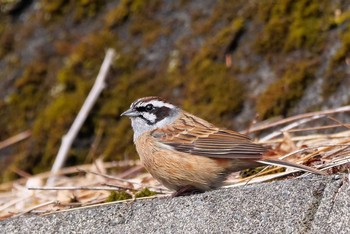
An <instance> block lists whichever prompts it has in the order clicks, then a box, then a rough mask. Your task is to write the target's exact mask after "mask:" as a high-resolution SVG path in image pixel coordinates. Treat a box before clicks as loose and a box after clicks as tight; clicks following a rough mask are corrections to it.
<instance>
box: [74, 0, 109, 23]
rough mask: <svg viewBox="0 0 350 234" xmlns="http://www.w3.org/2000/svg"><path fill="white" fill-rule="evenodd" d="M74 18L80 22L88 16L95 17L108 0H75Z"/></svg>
mask: <svg viewBox="0 0 350 234" xmlns="http://www.w3.org/2000/svg"><path fill="white" fill-rule="evenodd" d="M73 2H74V4H75V6H73V9H75V11H74V20H75V21H77V22H79V21H81V20H83V19H86V18H91V17H95V16H96V14H97V13H98V12H99V10H100V9H101V8H102V7H103V6H104V5H105V4H106V0H78V1H73Z"/></svg>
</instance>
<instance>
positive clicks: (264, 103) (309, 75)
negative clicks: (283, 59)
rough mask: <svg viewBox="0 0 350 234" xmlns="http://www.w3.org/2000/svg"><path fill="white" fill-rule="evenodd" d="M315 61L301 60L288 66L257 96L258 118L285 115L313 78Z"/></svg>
mask: <svg viewBox="0 0 350 234" xmlns="http://www.w3.org/2000/svg"><path fill="white" fill-rule="evenodd" d="M315 65H316V64H315V61H309V60H306V61H301V62H298V63H295V64H291V65H289V66H288V69H287V70H286V71H285V72H284V74H283V76H282V78H281V79H278V80H277V81H275V82H274V83H272V84H271V85H270V86H269V87H268V88H267V89H266V90H265V91H264V92H263V93H262V94H261V95H260V96H259V97H258V99H257V100H258V101H257V104H256V109H257V112H258V114H259V115H260V118H262V119H266V118H269V117H272V116H276V115H283V116H286V115H287V114H288V111H289V110H291V109H292V108H293V107H294V106H295V104H296V103H297V102H298V101H299V100H300V98H301V97H302V96H303V94H304V90H305V89H306V87H307V85H308V84H309V83H310V81H312V80H313V79H314V68H315Z"/></svg>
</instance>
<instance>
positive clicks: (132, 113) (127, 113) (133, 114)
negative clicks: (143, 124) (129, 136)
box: [120, 108, 139, 117]
mask: <svg viewBox="0 0 350 234" xmlns="http://www.w3.org/2000/svg"><path fill="white" fill-rule="evenodd" d="M120 116H127V117H137V116H139V113H138V112H137V111H136V110H134V109H131V108H130V109H129V110H127V111H124V112H123V113H122V114H121V115H120Z"/></svg>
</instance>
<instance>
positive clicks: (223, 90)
mask: <svg viewBox="0 0 350 234" xmlns="http://www.w3.org/2000/svg"><path fill="white" fill-rule="evenodd" d="M349 27H350V3H349V1H345V0H334V1H327V0H264V1H261V0H236V1H214V0H202V1H188V0H180V1H169V0H149V1H145V0H134V1H132V0H121V1H106V0H77V1H71V0H55V1H51V0H0V182H5V181H8V180H12V179H15V178H17V177H19V176H23V175H26V174H35V173H39V172H42V171H47V170H49V169H50V168H51V165H52V163H53V161H54V159H55V156H56V154H57V152H58V149H59V146H60V143H61V138H62V136H63V135H64V134H65V133H66V132H67V131H68V129H69V127H70V125H71V124H72V122H73V120H74V118H75V116H76V115H77V113H78V111H79V109H80V107H81V105H82V104H83V102H84V100H85V98H86V96H87V94H88V92H89V91H90V89H91V87H92V85H93V82H94V80H95V78H96V75H97V73H98V71H99V69H100V66H101V63H102V61H103V58H104V56H105V52H106V50H107V48H114V49H115V50H116V52H117V56H116V59H115V60H114V62H113V65H112V67H111V70H110V72H109V73H108V77H107V87H106V89H104V91H103V93H102V96H100V98H99V99H98V101H97V104H96V105H95V106H94V108H93V110H92V111H91V112H90V114H89V116H88V119H87V120H86V121H85V123H84V125H83V128H82V129H81V130H80V132H79V135H78V137H77V139H76V140H75V141H74V144H73V147H72V149H71V150H70V152H69V157H68V161H67V162H66V165H76V164H82V163H91V161H92V160H93V158H96V157H103V159H104V160H105V161H111V160H122V159H134V158H137V154H136V151H135V149H134V146H133V144H132V129H131V126H130V122H129V120H128V119H127V118H120V117H119V115H120V114H121V113H122V112H123V111H124V110H126V109H127V108H128V107H129V105H130V103H131V102H133V101H134V100H135V99H137V98H140V97H143V96H148V95H152V96H154V95H157V96H162V97H164V98H166V99H168V100H169V101H170V102H172V103H175V104H177V105H179V106H182V107H183V108H184V109H185V110H187V111H189V112H192V113H194V114H196V115H198V116H200V117H202V118H205V119H207V120H209V121H212V122H213V123H215V124H217V125H218V126H221V127H227V128H232V129H236V130H243V129H245V128H247V127H249V126H250V124H251V123H252V121H253V120H255V119H256V120H259V121H262V120H266V119H270V118H273V117H276V116H280V117H287V116H290V115H294V114H298V113H304V112H309V111H317V110H324V109H328V108H334V107H339V106H342V105H347V104H349V102H350V92H349V88H350V78H349V72H350V68H349V64H350V57H348V56H349V51H350V30H349ZM347 118H349V117H348V116H344V120H346V119H347ZM348 120H349V119H348ZM18 134H19V135H18ZM21 134H22V135H21ZM16 136H17V138H18V139H21V140H20V141H18V142H17V143H15V144H10V145H8V146H6V147H5V146H4V144H2V145H1V143H3V142H4V141H6V140H8V139H9V138H11V137H15V139H16ZM21 136H22V138H23V139H22V138H21Z"/></svg>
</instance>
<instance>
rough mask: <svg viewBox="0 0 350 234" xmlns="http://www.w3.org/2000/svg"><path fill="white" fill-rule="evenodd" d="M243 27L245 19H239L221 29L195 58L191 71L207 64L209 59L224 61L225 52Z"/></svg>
mask: <svg viewBox="0 0 350 234" xmlns="http://www.w3.org/2000/svg"><path fill="white" fill-rule="evenodd" d="M243 27H244V21H243V19H242V18H237V19H234V20H233V21H232V22H231V24H229V25H228V26H226V27H224V28H223V29H221V30H220V31H219V32H218V33H217V34H216V36H215V37H213V38H211V39H209V40H208V41H207V42H206V43H205V44H204V45H203V47H202V48H201V50H200V51H199V53H198V54H197V55H196V56H195V57H194V59H193V62H192V63H191V65H190V67H191V68H190V69H192V68H195V67H196V66H198V65H199V64H200V63H202V62H203V63H205V62H206V60H207V59H210V60H213V61H216V60H219V59H221V60H222V61H223V56H224V50H225V49H226V47H227V46H228V45H229V43H230V42H231V41H232V39H233V38H234V37H235V36H236V35H237V33H238V32H240V31H241V30H242V29H243Z"/></svg>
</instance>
